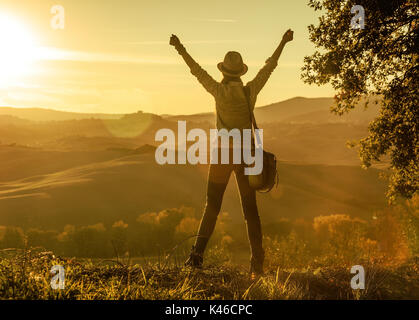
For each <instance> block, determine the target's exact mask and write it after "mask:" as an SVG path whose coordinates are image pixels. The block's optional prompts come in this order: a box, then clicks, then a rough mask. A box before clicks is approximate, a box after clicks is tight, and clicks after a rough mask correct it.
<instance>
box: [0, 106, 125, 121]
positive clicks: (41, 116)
mask: <svg viewBox="0 0 419 320" xmlns="http://www.w3.org/2000/svg"><path fill="white" fill-rule="evenodd" d="M0 115H10V116H15V117H18V118H21V119H26V120H31V121H63V120H79V119H120V118H121V117H123V116H124V115H123V114H108V113H77V112H66V111H58V110H52V109H43V108H12V107H0Z"/></svg>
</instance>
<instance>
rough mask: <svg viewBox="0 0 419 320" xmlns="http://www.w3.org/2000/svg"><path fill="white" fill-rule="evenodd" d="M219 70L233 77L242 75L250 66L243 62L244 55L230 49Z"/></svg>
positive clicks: (219, 65)
mask: <svg viewBox="0 0 419 320" xmlns="http://www.w3.org/2000/svg"><path fill="white" fill-rule="evenodd" d="M217 67H218V70H220V71H221V72H222V73H223V74H225V75H227V76H231V77H240V76H242V75H244V74H245V73H246V72H247V70H248V67H247V65H245V64H244V63H243V59H242V56H241V55H240V53H238V52H236V51H229V52H227V54H226V55H225V57H224V61H223V62H220V63H219V64H218V65H217Z"/></svg>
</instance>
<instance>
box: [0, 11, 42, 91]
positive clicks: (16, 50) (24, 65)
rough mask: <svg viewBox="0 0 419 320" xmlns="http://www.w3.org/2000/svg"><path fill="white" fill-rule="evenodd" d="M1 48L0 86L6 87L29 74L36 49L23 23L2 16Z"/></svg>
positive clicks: (32, 38) (0, 27) (0, 30)
mask: <svg viewBox="0 0 419 320" xmlns="http://www.w3.org/2000/svg"><path fill="white" fill-rule="evenodd" d="M0 48H1V49H0V70H1V71H0V86H5V85H8V84H9V83H10V82H11V81H13V80H16V79H17V78H18V77H21V76H23V75H25V74H27V73H29V71H30V68H31V64H32V62H33V61H34V59H35V57H34V51H35V48H36V47H35V41H34V37H33V35H32V34H31V33H30V32H29V31H28V29H27V27H26V26H25V25H24V24H23V23H22V22H20V21H18V20H16V19H14V18H12V17H9V16H6V15H0Z"/></svg>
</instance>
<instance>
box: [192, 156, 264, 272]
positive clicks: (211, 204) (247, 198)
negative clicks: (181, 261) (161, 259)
mask: <svg viewBox="0 0 419 320" xmlns="http://www.w3.org/2000/svg"><path fill="white" fill-rule="evenodd" d="M230 159H231V157H230ZM244 167H245V166H244V165H243V164H211V165H210V167H209V173H208V186H207V199H206V205H205V210H204V215H203V217H202V219H201V224H200V226H199V231H198V237H197V239H196V242H195V250H196V252H197V253H198V254H203V253H204V250H205V247H206V245H207V243H208V240H209V238H210V237H211V234H212V233H213V231H214V228H215V223H216V221H217V217H218V214H219V212H220V208H221V203H222V200H223V195H224V191H225V189H226V187H227V184H228V181H229V179H230V175H231V173H232V172H233V171H234V174H235V176H236V182H237V186H238V189H239V192H240V201H241V205H242V210H243V214H244V218H245V219H246V224H247V233H248V238H249V242H250V247H251V252H252V257H251V269H253V270H254V271H256V272H262V266H263V259H264V251H263V248H262V228H261V224H260V218H259V213H258V208H257V205H256V191H255V190H254V189H252V188H250V186H249V182H248V178H247V176H246V175H245V174H244Z"/></svg>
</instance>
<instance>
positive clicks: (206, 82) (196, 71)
mask: <svg viewBox="0 0 419 320" xmlns="http://www.w3.org/2000/svg"><path fill="white" fill-rule="evenodd" d="M170 45H172V46H174V47H175V49H176V50H177V52H178V53H179V54H180V55H181V56H182V58H183V60H185V62H186V64H187V65H188V67H189V69H190V70H191V73H192V74H193V75H194V76H195V77H196V78H197V79H198V81H199V82H200V83H201V84H202V85H203V87H204V88H205V89H206V90H207V91H208V92H209V93H211V94H212V95H213V96H216V95H217V93H218V88H219V83H218V82H217V81H215V80H214V79H213V78H212V77H211V76H210V75H209V74H208V73H207V72H206V71H205V70H204V69H202V68H201V66H200V65H199V64H198V63H197V62H196V61H195V60H194V59H193V58H192V57H191V56H190V54H189V53H188V52H187V51H186V49H185V47H184V46H183V45H182V43H181V42H180V40H179V38H178V37H177V36H175V35H174V34H172V36H171V37H170Z"/></svg>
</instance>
